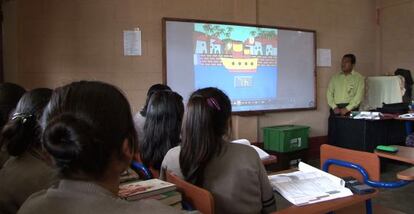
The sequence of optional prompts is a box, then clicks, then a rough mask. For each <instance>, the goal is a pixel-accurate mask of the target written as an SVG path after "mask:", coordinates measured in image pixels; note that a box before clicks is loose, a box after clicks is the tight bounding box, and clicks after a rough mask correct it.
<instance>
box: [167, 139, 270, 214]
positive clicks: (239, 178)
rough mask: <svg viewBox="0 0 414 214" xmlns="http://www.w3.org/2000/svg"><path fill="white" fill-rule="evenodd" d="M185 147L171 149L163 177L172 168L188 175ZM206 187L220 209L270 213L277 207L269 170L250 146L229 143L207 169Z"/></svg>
mask: <svg viewBox="0 0 414 214" xmlns="http://www.w3.org/2000/svg"><path fill="white" fill-rule="evenodd" d="M180 150H181V147H180V146H177V147H174V148H172V149H170V150H169V151H168V153H167V154H166V155H165V157H164V160H163V163H162V166H161V178H162V179H165V172H166V171H171V172H172V173H174V174H176V175H177V176H179V177H181V178H184V176H183V174H182V172H181V168H180V163H179V156H180ZM202 188H204V189H207V190H208V191H210V192H211V193H212V195H213V198H214V203H215V211H216V212H217V213H269V212H272V211H275V210H276V203H275V198H274V195H273V191H272V187H271V185H270V182H269V179H268V177H267V174H266V170H265V168H264V166H263V164H262V162H261V160H260V158H259V155H258V154H257V152H256V151H255V150H254V149H252V148H251V147H249V146H246V145H241V144H234V143H225V144H224V145H223V149H222V151H221V153H220V154H218V155H217V156H213V158H212V159H211V160H210V162H209V163H208V164H207V166H206V168H205V171H204V183H203V186H202Z"/></svg>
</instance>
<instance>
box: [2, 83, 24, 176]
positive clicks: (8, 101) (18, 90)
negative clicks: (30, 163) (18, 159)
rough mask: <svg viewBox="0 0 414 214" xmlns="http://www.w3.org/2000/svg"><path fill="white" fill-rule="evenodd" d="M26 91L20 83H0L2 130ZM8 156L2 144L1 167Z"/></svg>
mask: <svg viewBox="0 0 414 214" xmlns="http://www.w3.org/2000/svg"><path fill="white" fill-rule="evenodd" d="M25 92H26V90H25V89H24V88H23V87H21V86H20V85H17V84H14V83H10V82H5V83H0V130H1V129H3V126H4V124H5V123H7V121H8V120H9V115H10V112H11V111H12V110H13V109H14V108H15V107H16V105H17V102H19V100H20V98H21V97H22V96H23V94H24V93H25ZM8 158H9V154H8V153H7V151H6V148H4V147H1V146H0V169H1V167H2V166H3V164H4V163H5V162H6V161H7V159H8Z"/></svg>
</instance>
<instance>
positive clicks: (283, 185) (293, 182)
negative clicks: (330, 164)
mask: <svg viewBox="0 0 414 214" xmlns="http://www.w3.org/2000/svg"><path fill="white" fill-rule="evenodd" d="M298 170H299V171H296V172H292V173H285V174H278V175H270V176H269V180H270V183H271V185H272V187H273V190H275V191H277V192H279V193H280V194H281V195H282V196H283V197H284V198H286V199H287V200H288V201H289V202H291V203H292V204H294V205H297V206H301V205H306V204H313V203H317V202H322V201H327V200H332V199H336V198H342V197H346V196H350V195H352V192H351V190H349V189H348V188H346V187H345V181H344V180H342V179H341V178H338V177H336V176H334V175H332V174H329V173H326V172H324V171H322V170H319V169H317V168H315V167H312V166H310V165H308V164H306V163H303V162H300V163H299V167H298Z"/></svg>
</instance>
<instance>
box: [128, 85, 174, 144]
mask: <svg viewBox="0 0 414 214" xmlns="http://www.w3.org/2000/svg"><path fill="white" fill-rule="evenodd" d="M157 91H171V88H170V87H168V86H167V85H163V84H155V85H152V86H151V87H150V88H149V89H148V92H147V99H146V100H145V105H144V107H143V108H142V109H141V111H139V112H138V113H137V114H136V115H135V117H134V124H135V129H136V130H137V134H138V141H142V140H143V139H144V134H143V133H144V124H145V117H146V115H147V108H148V102H149V100H150V98H151V95H152V94H154V93H155V92H157Z"/></svg>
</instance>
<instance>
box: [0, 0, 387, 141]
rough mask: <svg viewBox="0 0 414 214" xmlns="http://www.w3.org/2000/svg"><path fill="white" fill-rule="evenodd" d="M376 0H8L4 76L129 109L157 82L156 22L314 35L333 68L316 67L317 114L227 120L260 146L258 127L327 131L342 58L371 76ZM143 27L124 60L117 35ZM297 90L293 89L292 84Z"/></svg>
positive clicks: (158, 30) (158, 31)
mask: <svg viewBox="0 0 414 214" xmlns="http://www.w3.org/2000/svg"><path fill="white" fill-rule="evenodd" d="M376 5H377V2H376V1H375V0H312V1H308V0H36V1H33V0H11V1H6V2H5V3H3V6H4V10H5V17H4V18H5V20H4V22H5V25H4V26H5V34H6V35H5V55H7V57H5V67H6V69H5V70H6V71H5V79H6V81H11V82H17V83H19V84H22V85H23V86H25V87H27V88H34V87H45V86H47V87H57V86H60V85H62V84H65V83H69V82H71V81H74V80H80V79H96V80H102V81H106V82H109V83H112V84H115V85H117V86H118V87H120V88H121V89H122V90H124V91H125V93H126V95H127V97H128V99H129V100H130V102H131V104H132V107H133V110H134V111H138V110H139V109H140V107H141V106H142V105H143V103H144V101H145V94H146V90H147V88H148V87H149V86H150V85H152V84H154V83H158V82H161V81H162V41H161V32H162V26H161V18H162V17H177V18H193V19H205V20H219V21H230V22H231V21H233V22H241V23H253V24H255V23H257V24H264V25H275V26H284V27H298V28H307V29H313V30H316V31H317V47H318V48H329V49H331V51H332V67H327V68H318V69H317V105H318V109H317V110H312V111H294V112H281V113H268V114H265V115H260V116H249V117H238V116H235V117H234V118H233V124H234V128H233V130H234V135H235V137H236V138H248V139H250V140H251V141H261V140H262V137H261V129H260V127H264V126H271V125H280V124H300V125H309V126H311V132H310V135H311V136H321V135H326V134H327V118H328V106H327V104H326V98H325V93H326V88H327V85H328V81H329V79H330V77H331V76H332V75H333V74H334V73H335V72H337V71H338V70H339V69H340V60H341V57H342V55H343V54H345V53H348V52H351V53H354V54H355V55H356V56H357V66H356V69H357V70H358V71H359V72H361V73H362V74H364V75H365V76H368V75H375V74H377V73H378V64H379V63H378V62H377V58H376V55H378V50H377V46H376V42H377V40H378V38H377V30H378V26H377V24H376ZM136 27H139V28H140V29H141V30H142V48H143V55H142V56H139V57H136V56H135V57H126V56H123V43H122V32H123V30H131V29H134V28H136ZM298 87H300V86H298Z"/></svg>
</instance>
